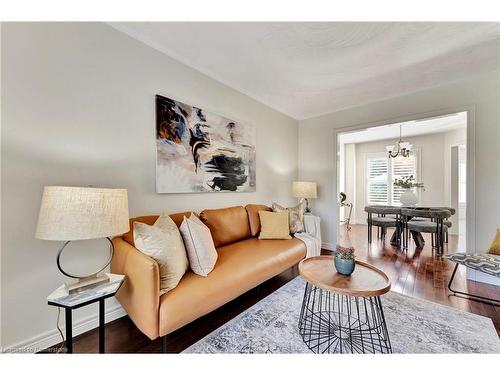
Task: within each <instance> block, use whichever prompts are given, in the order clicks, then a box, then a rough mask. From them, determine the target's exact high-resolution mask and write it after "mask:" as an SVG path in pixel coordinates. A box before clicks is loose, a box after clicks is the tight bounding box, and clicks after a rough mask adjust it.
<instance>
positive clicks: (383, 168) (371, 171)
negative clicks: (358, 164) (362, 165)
mask: <svg viewBox="0 0 500 375" xmlns="http://www.w3.org/2000/svg"><path fill="white" fill-rule="evenodd" d="M388 164H389V163H388V160H387V157H383V158H381V157H378V158H369V159H368V167H367V171H368V179H367V190H368V203H370V204H383V203H385V204H387V198H388V197H389V189H388V180H387V171H388Z"/></svg>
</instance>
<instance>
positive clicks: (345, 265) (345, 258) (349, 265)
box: [334, 245, 356, 276]
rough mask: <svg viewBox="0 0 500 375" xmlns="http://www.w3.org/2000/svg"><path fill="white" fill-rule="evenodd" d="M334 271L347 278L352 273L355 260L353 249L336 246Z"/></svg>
mask: <svg viewBox="0 0 500 375" xmlns="http://www.w3.org/2000/svg"><path fill="white" fill-rule="evenodd" d="M334 254H335V257H334V259H335V261H334V262H335V269H336V270H337V272H338V273H340V274H341V275H345V276H349V275H350V274H351V273H353V272H354V267H355V266H356V260H355V259H354V258H355V255H354V247H352V246H351V247H344V246H340V245H337V248H336V249H335V253H334Z"/></svg>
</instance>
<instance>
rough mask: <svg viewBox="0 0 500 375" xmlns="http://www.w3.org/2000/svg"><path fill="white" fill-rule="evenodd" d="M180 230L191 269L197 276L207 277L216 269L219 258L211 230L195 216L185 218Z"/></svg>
mask: <svg viewBox="0 0 500 375" xmlns="http://www.w3.org/2000/svg"><path fill="white" fill-rule="evenodd" d="M179 229H180V231H181V234H182V237H183V238H184V244H185V245H186V251H187V255H188V258H189V264H190V265H191V269H192V270H193V272H194V273H195V274H197V275H200V276H207V275H208V274H209V273H210V272H212V270H213V269H214V267H215V263H216V262H217V256H218V254H217V250H215V245H214V240H213V239H212V234H211V233H210V229H208V227H207V226H206V225H205V224H203V223H202V221H201V220H200V219H198V217H197V216H196V215H193V214H191V216H190V217H189V218H188V217H184V220H183V222H182V224H181V226H180V228H179Z"/></svg>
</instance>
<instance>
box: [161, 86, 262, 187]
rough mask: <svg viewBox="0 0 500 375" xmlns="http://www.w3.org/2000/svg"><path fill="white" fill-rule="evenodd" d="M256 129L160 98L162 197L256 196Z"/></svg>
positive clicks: (187, 105)
mask: <svg viewBox="0 0 500 375" xmlns="http://www.w3.org/2000/svg"><path fill="white" fill-rule="evenodd" d="M255 137H256V134H255V128H254V127H253V126H252V125H250V124H242V123H241V122H238V121H233V120H230V119H228V118H225V117H223V116H220V115H217V114H214V113H210V112H207V111H204V110H202V109H201V108H198V107H194V106H191V105H189V104H185V103H182V102H179V101H177V100H173V99H169V98H166V97H164V96H160V95H157V96H156V156H157V158H156V191H157V192H158V193H192V192H250V191H255V186H256V181H255V179H256V176H255Z"/></svg>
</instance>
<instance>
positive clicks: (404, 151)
mask: <svg viewBox="0 0 500 375" xmlns="http://www.w3.org/2000/svg"><path fill="white" fill-rule="evenodd" d="M411 148H412V145H411V144H410V142H403V140H402V125H401V124H400V125H399V141H398V142H397V143H396V145H390V146H385V149H386V150H387V152H388V154H389V158H395V157H397V156H399V155H401V156H402V157H405V158H407V157H408V156H410V151H411Z"/></svg>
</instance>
